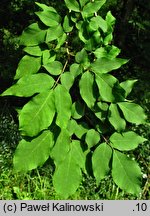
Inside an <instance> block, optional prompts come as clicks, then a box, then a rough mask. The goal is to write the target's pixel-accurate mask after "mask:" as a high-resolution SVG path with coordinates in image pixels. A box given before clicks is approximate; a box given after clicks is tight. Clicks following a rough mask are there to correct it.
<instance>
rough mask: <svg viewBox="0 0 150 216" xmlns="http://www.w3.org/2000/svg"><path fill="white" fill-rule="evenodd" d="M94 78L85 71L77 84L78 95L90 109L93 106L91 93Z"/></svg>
mask: <svg viewBox="0 0 150 216" xmlns="http://www.w3.org/2000/svg"><path fill="white" fill-rule="evenodd" d="M93 85H94V76H93V74H92V73H90V72H89V71H86V72H85V73H84V74H83V75H82V77H81V79H80V82H79V87H80V94H81V97H82V99H83V100H84V101H85V103H86V104H87V106H88V107H89V108H92V107H93V106H94V104H95V101H96V99H95V97H94V93H93Z"/></svg>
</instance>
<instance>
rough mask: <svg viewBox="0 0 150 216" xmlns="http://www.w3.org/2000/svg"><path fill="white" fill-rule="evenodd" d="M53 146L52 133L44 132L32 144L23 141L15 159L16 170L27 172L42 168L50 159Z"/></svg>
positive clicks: (18, 147)
mask: <svg viewBox="0 0 150 216" xmlns="http://www.w3.org/2000/svg"><path fill="white" fill-rule="evenodd" d="M53 144H54V141H53V134H52V133H51V132H50V131H44V132H43V133H42V134H41V135H39V136H38V137H36V138H35V139H33V140H32V141H31V142H29V141H26V140H24V139H23V140H21V141H20V143H19V145H18V146H17V149H16V151H15V155H14V159H13V164H14V169H15V170H16V171H24V172H25V171H28V170H32V169H35V168H37V167H38V166H42V165H43V164H44V163H45V161H46V160H47V159H48V158H49V153H50V150H51V148H52V146H53Z"/></svg>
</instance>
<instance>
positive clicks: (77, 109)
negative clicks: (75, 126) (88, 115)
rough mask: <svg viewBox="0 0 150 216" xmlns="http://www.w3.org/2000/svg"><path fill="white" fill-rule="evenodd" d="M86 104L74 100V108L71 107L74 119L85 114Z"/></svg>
mask: <svg viewBox="0 0 150 216" xmlns="http://www.w3.org/2000/svg"><path fill="white" fill-rule="evenodd" d="M84 109H85V108H84V106H83V105H81V103H80V102H78V101H77V102H74V103H73V104H72V109H71V113H72V117H73V118H74V119H80V118H82V116H83V115H84Z"/></svg>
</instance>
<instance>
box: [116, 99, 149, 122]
mask: <svg viewBox="0 0 150 216" xmlns="http://www.w3.org/2000/svg"><path fill="white" fill-rule="evenodd" d="M118 105H119V107H120V109H121V110H122V112H123V115H124V117H125V119H126V120H127V121H128V122H130V123H135V124H143V123H145V120H146V115H145V113H144V110H143V108H142V107H141V106H139V105H138V104H135V103H130V102H119V103H118Z"/></svg>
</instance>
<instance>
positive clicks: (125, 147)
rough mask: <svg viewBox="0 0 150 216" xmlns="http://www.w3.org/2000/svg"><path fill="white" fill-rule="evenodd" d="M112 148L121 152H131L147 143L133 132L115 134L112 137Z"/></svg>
mask: <svg viewBox="0 0 150 216" xmlns="http://www.w3.org/2000/svg"><path fill="white" fill-rule="evenodd" d="M110 141H111V143H112V146H113V147H114V148H116V149H118V150H120V151H129V150H133V149H135V148H136V147H137V146H138V145H139V144H140V143H142V142H144V141H146V139H145V138H143V137H141V136H139V135H138V134H136V133H135V132H133V131H129V132H124V133H122V134H120V133H116V132H115V133H114V134H113V135H111V137H110Z"/></svg>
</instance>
